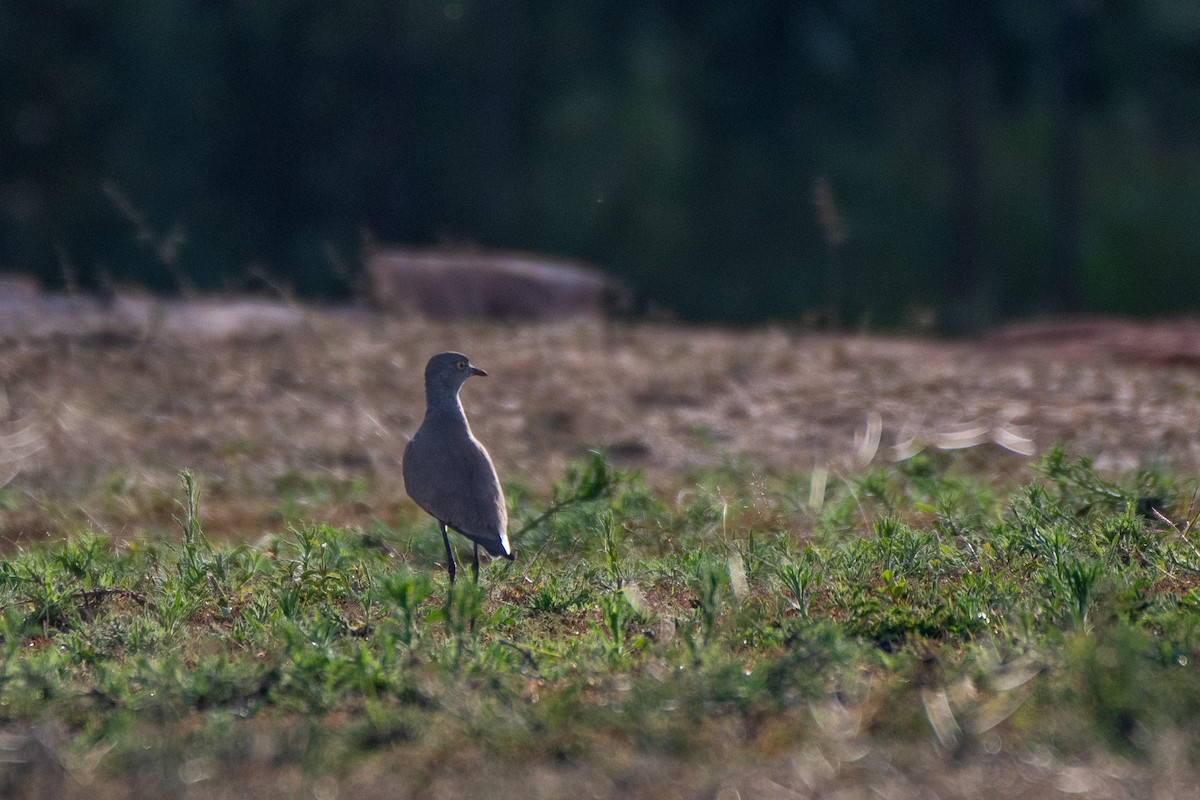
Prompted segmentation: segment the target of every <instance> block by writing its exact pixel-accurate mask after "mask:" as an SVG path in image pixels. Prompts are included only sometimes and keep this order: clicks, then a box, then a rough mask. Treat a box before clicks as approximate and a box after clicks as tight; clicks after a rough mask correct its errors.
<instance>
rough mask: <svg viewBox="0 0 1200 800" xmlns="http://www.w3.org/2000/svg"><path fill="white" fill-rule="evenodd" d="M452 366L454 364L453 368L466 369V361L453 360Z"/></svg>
mask: <svg viewBox="0 0 1200 800" xmlns="http://www.w3.org/2000/svg"><path fill="white" fill-rule="evenodd" d="M454 366H455V368H457V369H466V368H467V362H465V361H457V362H455V364H454Z"/></svg>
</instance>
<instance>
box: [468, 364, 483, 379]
mask: <svg viewBox="0 0 1200 800" xmlns="http://www.w3.org/2000/svg"><path fill="white" fill-rule="evenodd" d="M470 373H471V374H472V375H478V376H479V377H481V378H486V377H487V373H486V372H484V371H483V370H481V369H480V368H479V367H471V369H470Z"/></svg>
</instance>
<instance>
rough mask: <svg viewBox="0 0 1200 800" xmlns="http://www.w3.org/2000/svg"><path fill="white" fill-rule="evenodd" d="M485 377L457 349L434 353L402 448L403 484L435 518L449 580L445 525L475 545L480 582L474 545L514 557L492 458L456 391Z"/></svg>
mask: <svg viewBox="0 0 1200 800" xmlns="http://www.w3.org/2000/svg"><path fill="white" fill-rule="evenodd" d="M473 375H478V376H480V377H486V376H487V373H486V372H484V371H483V370H481V369H479V368H478V367H476V366H474V365H473V364H471V361H470V359H468V358H467V357H466V356H464V355H463V354H462V353H453V352H450V353H438V354H437V355H435V356H433V357H432V358H430V359H429V363H428V364H426V365H425V419H424V420H423V421H422V422H421V427H419V428H418V429H417V432H416V433H415V434H413V437H412V439H410V440H409V442H408V444H407V445H406V446H405V448H404V462H403V472H404V488H405V490H406V491H407V492H408V496H409V497H411V498H412V500H413V502H415V503H416V504H417V505H418V506H420V507H421V508H422V509H423V510H424V511H426V512H427V513H428V514H429V515H430V516H431V517H433V518H434V519H436V520H437V522H438V526H439V527H440V528H441V531H442V541H443V542H445V545H446V570H447V571H448V572H449V573H450V583H454V573H455V571H456V569H455V565H454V551H453V550H452V549H451V548H450V536H449V534H448V533H447V529H449V530H452V531H456V532H458V533H460V534H462V535H463V536H465V537H467V538H468V539H470V540H471V541H472V542H473V543H474V545H475V560H474V562H473V563H472V565H471V569H472V571H473V572H474V575H475V582H476V583H478V582H479V548H480V547H483V549H484V550H487V552H488V555H490V556H492V557H493V558H506V559H508V560H509V561H512V560H513V549H512V545H510V544H509V542H508V509H507V508H506V507H505V505H504V492H503V491H502V490H501V488H500V479H499V478H498V477H497V476H496V467H495V466H494V465H493V464H492V457H491V456H489V455H488V451H487V450H486V449H484V446H483V445H482V444H480V442H479V440H478V439H476V438H475V435H474V434H472V433H471V426H470V425H469V424H468V423H467V415H466V413H464V412H463V407H462V402H461V401H460V400H459V398H458V392H459V390H460V389H462V385H463V384H464V383H465V382H466V380H467V378H470V377H471V376H473Z"/></svg>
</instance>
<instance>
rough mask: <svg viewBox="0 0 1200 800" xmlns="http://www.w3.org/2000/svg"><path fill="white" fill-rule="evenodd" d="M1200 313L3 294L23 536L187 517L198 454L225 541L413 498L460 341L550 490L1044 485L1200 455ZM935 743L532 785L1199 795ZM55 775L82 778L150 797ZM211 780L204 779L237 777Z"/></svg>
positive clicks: (441, 777) (9, 502) (1154, 778)
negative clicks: (10, 303) (895, 466)
mask: <svg viewBox="0 0 1200 800" xmlns="http://www.w3.org/2000/svg"><path fill="white" fill-rule="evenodd" d="M2 299H3V298H0V300H2ZM35 300H36V298H35ZM29 302H33V300H30V301H29ZM31 308H32V309H33V310H32V311H31V310H30V309H31ZM1197 327H1198V326H1197V325H1196V324H1195V323H1190V322H1179V323H1171V324H1165V323H1164V324H1158V325H1153V326H1139V325H1133V324H1130V323H1114V322H1086V323H1071V324H1068V325H1061V324H1060V325H1040V326H1025V327H1022V328H1013V329H1009V330H1007V331H1004V332H1002V333H999V334H995V335H993V336H991V337H988V338H986V339H983V340H978V341H971V342H943V341H931V340H918V339H904V338H895V337H880V336H861V335H848V336H840V337H833V336H826V335H816V334H812V333H806V332H803V331H797V330H790V329H786V328H782V327H774V328H763V329H755V330H728V329H712V328H695V327H682V326H675V325H667V324H654V323H625V322H599V321H584V322H578V323H571V324H554V325H538V326H529V325H519V324H498V323H470V324H458V325H448V324H439V323H434V322H429V321H424V320H417V319H395V318H386V317H381V316H377V315H374V314H372V313H369V312H366V311H361V310H345V309H341V310H322V309H314V308H300V307H294V306H288V305H283V304H262V303H248V302H239V303H233V304H230V303H223V304H208V303H201V304H187V305H180V304H166V305H164V304H159V303H157V302H154V301H138V302H133V301H120V302H118V303H117V304H116V305H115V306H112V307H104V306H101V305H97V304H92V303H83V304H78V303H75V304H73V303H70V302H66V301H62V300H61V299H60V300H54V301H53V302H51V303H50V304H49V305H46V306H44V307H42V306H31V305H29V304H28V303H26V304H24V305H22V306H21V307H20V309H18V311H14V310H13V309H12V308H11V307H10V308H8V309H7V310H6V309H5V308H4V307H3V303H0V546H7V547H11V546H13V544H14V543H18V542H20V541H22V540H30V539H36V538H41V537H44V536H52V537H60V536H65V535H68V534H70V533H73V532H75V531H78V530H80V529H82V528H84V527H86V526H91V527H96V528H101V529H104V530H107V531H109V532H110V533H112V534H113V535H115V536H118V537H134V536H139V535H143V534H145V533H146V532H148V531H150V530H151V529H153V528H155V527H159V528H162V529H168V528H170V527H171V518H172V516H173V515H175V514H177V513H178V508H177V506H176V505H175V503H174V498H175V497H176V496H177V489H176V484H177V472H178V470H180V469H181V468H184V467H187V468H190V469H192V470H193V471H194V472H195V473H196V474H197V476H198V477H199V478H200V480H201V483H202V485H203V487H204V490H205V497H204V508H203V515H204V519H205V522H206V529H207V531H208V533H209V535H210V536H229V537H247V536H256V535H258V534H260V533H261V532H263V531H264V530H279V529H280V528H281V527H282V525H284V524H286V521H287V520H288V519H289V517H298V518H309V519H311V518H326V519H328V520H329V521H331V522H337V523H354V524H365V523H369V522H370V521H371V520H372V519H381V520H384V521H388V520H391V519H394V518H395V517H397V516H399V515H404V514H415V511H414V510H413V508H412V507H411V504H409V503H408V502H407V501H406V500H405V499H404V494H403V486H402V482H401V479H400V470H399V467H400V457H401V453H402V451H403V447H404V442H405V435H406V434H407V433H410V432H411V431H413V430H414V429H415V428H416V426H417V424H418V423H419V421H420V415H421V413H422V408H423V398H422V390H421V372H422V367H423V365H424V362H425V359H426V358H427V357H428V356H429V355H430V354H432V353H434V352H437V351H439V350H443V349H451V348H453V349H459V350H462V351H464V352H466V353H468V354H469V355H470V356H471V358H472V360H473V361H475V362H477V363H478V364H480V365H482V366H484V367H485V368H486V369H488V370H489V372H490V374H491V377H489V378H487V379H484V380H476V381H472V382H471V383H470V384H468V386H467V388H466V389H465V390H464V401H465V404H466V406H467V409H468V412H469V414H470V415H471V418H472V420H473V424H474V427H475V429H476V432H477V433H478V435H479V436H480V438H481V439H483V440H484V441H485V442H486V443H487V444H488V445H489V446H490V448H491V450H492V452H493V454H494V455H495V457H496V461H497V463H498V466H499V469H500V471H501V473H502V475H503V476H504V477H505V478H506V479H509V480H516V481H522V482H525V483H527V484H530V485H532V486H533V487H535V488H545V487H546V486H547V485H548V484H549V483H550V482H551V481H552V480H554V479H555V478H556V477H557V476H559V475H560V474H561V470H562V466H563V464H564V463H565V461H566V460H568V459H570V458H572V457H574V456H577V455H579V454H580V453H582V452H584V451H585V450H586V449H588V448H593V447H607V448H608V449H609V451H610V453H611V454H612V457H613V459H614V460H615V461H616V462H617V463H619V464H622V465H625V466H631V467H636V468H638V469H641V470H642V471H643V472H644V473H645V474H646V475H647V477H648V478H649V479H650V481H651V483H652V484H653V485H654V486H656V487H657V488H659V489H660V490H661V491H663V492H664V493H667V494H668V496H670V494H673V493H676V492H680V491H686V490H687V488H688V485H689V480H690V477H689V476H690V475H691V474H692V473H693V472H694V470H696V469H697V468H704V467H706V466H713V465H721V464H724V463H728V462H737V463H740V464H748V465H750V466H751V467H752V468H755V469H762V470H773V471H780V472H804V471H807V470H810V469H812V468H813V467H814V466H826V467H828V468H829V469H830V470H832V471H834V472H835V473H836V472H837V471H851V470H854V469H858V468H860V467H861V466H862V465H863V464H864V463H867V462H871V461H874V462H882V461H886V460H889V459H896V458H903V457H906V456H907V455H909V454H911V453H912V452H913V451H915V450H916V449H918V448H920V447H943V448H950V447H956V448H965V452H966V455H965V457H964V462H963V463H964V464H965V465H966V466H969V467H972V468H977V469H978V470H979V471H981V472H982V473H983V474H987V475H991V476H993V477H994V478H995V479H996V480H998V481H1000V480H1008V479H1019V478H1023V477H1025V473H1024V467H1025V465H1026V463H1027V462H1028V460H1029V458H1030V457H1031V456H1033V455H1034V454H1036V453H1038V452H1042V451H1044V449H1045V448H1046V447H1047V446H1048V445H1050V444H1051V443H1055V442H1062V443H1066V444H1067V445H1069V446H1070V448H1071V449H1072V450H1073V451H1075V452H1077V453H1091V454H1093V455H1095V456H1096V457H1097V460H1098V462H1099V463H1100V464H1101V465H1103V466H1106V467H1108V468H1111V469H1114V470H1123V469H1129V468H1134V467H1137V466H1142V465H1162V466H1166V467H1169V468H1173V469H1176V470H1185V471H1186V470H1196V469H1200V444H1198V443H1197V441H1196V439H1195V437H1194V436H1193V431H1195V430H1196V429H1197V428H1198V427H1200V369H1198V368H1197V364H1200V357H1198V355H1200V354H1198V353H1197V352H1196V351H1195V350H1194V348H1195V346H1196V345H1195V343H1197V342H1200V335H1197ZM348 486H350V487H355V486H358V487H359V488H356V489H353V490H347V489H346V487H348ZM296 487H302V488H303V491H295V489H296ZM322 492H324V494H322ZM297 496H298V497H299V498H300V499H299V500H297V499H296V497H297ZM14 741H15V740H14ZM913 747H914V748H918V751H917V752H913V753H907V754H899V753H888V752H883V751H874V752H871V753H866V754H865V755H864V754H859V755H856V756H855V757H854V758H853V759H848V760H847V762H846V763H845V764H841V765H839V764H832V765H831V764H829V763H828V762H821V763H817V762H814V763H813V764H809V763H808V762H806V761H804V758H803V757H801V756H795V757H787V758H781V759H780V760H779V761H778V762H771V763H768V764H763V765H761V767H762V768H761V770H753V771H752V770H751V769H750V765H748V764H741V765H740V766H737V767H736V768H733V769H731V770H729V771H726V770H725V769H724V768H723V767H721V766H720V765H711V766H710V767H706V768H705V769H703V770H701V771H699V772H697V771H696V770H695V765H692V764H678V765H677V764H674V763H673V762H663V761H661V760H656V759H651V760H650V761H648V762H646V763H644V764H643V763H641V762H636V763H634V762H631V763H629V764H627V765H625V767H624V768H623V770H624V771H622V770H616V771H609V772H606V773H605V774H599V773H597V774H594V775H593V774H591V773H588V774H586V775H579V774H567V772H564V771H563V769H560V768H559V767H557V766H555V765H553V764H546V765H544V766H543V767H541V768H539V769H538V770H536V771H535V773H534V774H532V775H530V774H524V775H522V777H523V778H524V779H525V782H526V786H533V787H534V788H536V789H537V791H532V790H531V792H530V793H529V794H528V795H527V796H545V797H551V796H562V795H563V794H565V793H566V791H567V790H569V791H570V792H571V793H576V792H577V791H578V790H579V789H581V788H586V789H587V790H588V791H589V792H590V794H591V796H596V797H610V796H623V797H677V796H688V795H689V794H691V795H693V796H718V797H746V796H760V797H817V796H820V797H835V796H836V797H847V798H849V797H896V798H901V797H904V798H907V797H928V796H941V797H984V796H992V797H1025V798H1035V797H1060V796H1064V795H1066V794H1076V795H1079V796H1094V797H1185V796H1189V792H1190V791H1191V789H1190V788H1188V787H1190V786H1192V785H1193V784H1194V780H1193V778H1194V775H1193V774H1192V771H1191V770H1190V769H1184V768H1183V766H1182V762H1181V760H1180V757H1179V756H1178V754H1173V753H1172V754H1167V753H1164V754H1162V755H1161V758H1160V757H1158V756H1156V760H1155V762H1154V763H1152V764H1141V765H1129V764H1124V763H1122V762H1114V761H1111V760H1106V758H1105V757H1103V756H1102V757H1100V760H1099V761H1097V762H1096V763H1088V764H1083V765H1064V764H1060V763H1054V762H1053V761H1051V760H1049V759H1045V758H1041V757H1040V756H1038V754H1028V758H1027V759H1016V760H1014V759H1013V758H1011V757H1008V756H1000V757H995V758H989V757H986V756H979V757H972V758H969V759H967V760H965V761H963V762H962V763H959V762H955V761H954V760H953V759H948V758H945V757H943V755H942V754H940V753H936V752H934V750H933V749H932V747H933V745H932V744H928V743H927V744H914V745H913ZM897 761H899V762H904V763H906V764H908V765H909V767H908V768H905V769H904V770H902V771H899V770H897V768H895V767H893V763H896V762H897ZM814 764H815V766H814ZM461 766H462V767H463V769H461V770H460V769H459V768H458V766H455V767H454V768H447V769H445V770H440V771H434V772H433V773H431V775H430V777H429V780H430V781H431V783H430V784H429V785H428V786H426V789H427V790H428V791H427V792H426V795H427V796H454V795H456V794H463V793H467V794H470V793H472V792H476V793H480V794H482V793H483V792H484V791H485V790H486V791H488V793H489V794H492V792H491V789H490V788H489V786H490V784H491V782H492V781H493V780H495V779H497V778H501V783H503V780H502V778H503V776H504V775H505V774H507V772H511V771H512V768H509V767H507V766H505V765H491V767H490V769H489V770H488V771H487V772H486V778H485V772H484V771H483V770H482V769H475V768H474V767H477V766H478V765H471V764H464V765H461ZM376 767H378V772H376V771H375V768H376ZM818 767H819V769H818ZM390 769H391V768H390V767H388V766H387V765H375V764H374V763H373V762H368V763H366V764H365V765H363V767H362V769H360V770H357V771H356V772H355V773H354V774H352V775H348V776H346V777H345V779H344V780H343V783H342V789H343V790H345V791H344V793H343V796H348V795H351V794H353V795H358V796H361V797H371V796H394V795H395V791H396V786H395V785H394V782H393V780H392V778H390V777H388V776H389V774H390V773H389V770H390ZM564 769H565V768H564ZM814 770H816V771H815V772H814ZM47 774H48V776H49V777H48V778H47V780H48V781H49V782H50V783H49V784H48V785H53V786H57V787H58V788H59V789H62V788H63V787H64V786H70V787H73V791H76V792H77V793H76V794H74V795H71V796H79V794H78V792H82V791H86V792H88V794H89V796H92V797H108V796H112V797H117V796H125V789H126V788H127V787H118V786H103V785H95V784H93V785H91V786H88V787H84V786H83V785H82V784H81V785H79V786H76V785H75V784H73V783H71V782H70V781H69V780H65V779H64V778H63V777H62V772H61V769H60V768H59V767H53V769H50V770H49V772H48V773H47ZM613 775H617V776H618V777H619V778H620V780H619V783H614V782H613V780H614V779H613V777H612V776H613ZM620 776H623V777H620ZM293 777H295V778H296V781H297V782H301V778H300V777H298V776H293ZM285 778H288V776H286V775H285V776H283V777H280V775H279V774H277V773H275V772H272V771H271V770H264V771H263V772H262V773H261V774H255V775H250V776H240V775H239V776H231V780H232V781H234V782H238V783H239V785H240V788H241V789H248V790H249V791H251V793H253V794H255V795H257V796H263V797H267V796H297V795H296V793H295V792H292V791H288V790H286V788H285V781H284V779H285ZM288 779H289V780H290V778H288ZM64 781H65V782H64ZM260 781H267V782H269V784H270V785H267V784H261V785H260V784H258V783H256V782H260ZM485 782H486V783H487V784H488V785H485ZM206 785H209V786H212V787H213V790H212V792H211V793H205V792H203V791H198V792H197V793H196V794H195V795H194V796H198V797H199V796H212V797H217V796H234V794H229V795H225V794H222V789H223V787H224V786H225V784H222V785H221V787H217V786H215V785H214V784H206ZM297 785H299V784H297ZM539 787H540V788H539ZM564 787H567V789H564ZM668 787H673V788H668ZM201 788H203V787H201ZM335 788H336V786H335ZM231 791H234V790H231ZM56 792H57V789H56V790H55V792H50V794H47V795H46V796H50V795H53V794H55V793H56ZM381 792H382V793H381ZM235 793H236V794H237V795H239V796H240V795H242V792H241V791H240V789H239V790H238V791H236V792H235ZM68 794H69V793H68ZM61 796H67V794H63V795H61ZM495 796H504V792H496V793H495Z"/></svg>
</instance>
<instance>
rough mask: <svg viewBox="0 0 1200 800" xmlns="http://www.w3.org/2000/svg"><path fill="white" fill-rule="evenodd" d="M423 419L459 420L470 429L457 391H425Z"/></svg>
mask: <svg viewBox="0 0 1200 800" xmlns="http://www.w3.org/2000/svg"><path fill="white" fill-rule="evenodd" d="M425 419H439V420H447V419H449V420H459V421H461V422H462V424H463V426H464V427H466V428H468V430H469V429H470V426H469V425H467V415H466V413H465V412H464V411H463V407H462V403H461V402H459V399H458V392H455V393H453V394H446V393H438V394H434V393H433V392H429V391H426V392H425Z"/></svg>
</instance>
